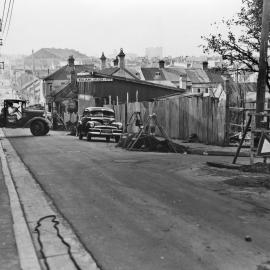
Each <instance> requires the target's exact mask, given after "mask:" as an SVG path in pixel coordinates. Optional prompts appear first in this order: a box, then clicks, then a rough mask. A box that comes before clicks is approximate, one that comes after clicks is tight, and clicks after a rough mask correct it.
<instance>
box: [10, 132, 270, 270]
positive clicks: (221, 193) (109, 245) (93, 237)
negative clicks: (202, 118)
mask: <svg viewBox="0 0 270 270" xmlns="http://www.w3.org/2000/svg"><path fill="white" fill-rule="evenodd" d="M6 133H7V136H8V137H9V140H10V141H11V143H12V145H13V146H14V148H15V149H16V151H17V153H18V154H19V155H20V156H21V158H22V160H23V162H24V163H25V164H26V166H27V167H28V168H29V170H30V171H31V172H32V174H33V175H34V177H35V179H36V180H37V182H38V183H40V185H41V186H42V188H43V189H44V191H45V192H46V193H47V194H48V195H49V196H50V198H51V199H52V200H53V202H54V204H55V206H56V207H57V209H58V210H59V211H60V212H61V213H62V214H63V215H64V216H65V217H66V219H67V220H68V221H69V222H70V224H71V225H72V227H73V228H74V230H75V232H76V234H77V235H78V236H79V238H80V239H81V241H82V243H83V244H84V245H85V246H86V248H87V249H88V250H89V251H90V252H91V253H92V254H93V256H94V258H95V259H96V261H97V262H98V263H99V265H101V267H102V269H105V270H116V269H117V270H122V269H123V270H131V269H132V270H135V269H145V270H148V269H149V270H150V269H151V270H159V269H166V270H170V269H173V270H176V269H183V270H189V269H192V270H197V269H207V270H212V269H219V270H222V269H224V270H230V269H232V270H236V269H237V270H238V269H243V270H244V269H245V270H248V269H256V267H257V265H258V264H260V263H262V262H264V261H266V260H267V259H268V258H269V257H268V256H270V255H269V254H270V234H269V228H270V218H269V217H270V216H269V213H270V212H269V211H270V206H269V202H270V196H269V191H267V190H265V189H262V188H257V189H255V188H254V189H252V188H249V189H246V188H243V187H232V186H228V185H227V184H225V183H224V182H223V180H225V179H228V178H232V177H235V175H237V176H238V177H251V175H248V174H247V175H241V174H240V173H238V172H231V171H227V170H221V169H209V168H207V167H206V166H205V165H204V163H205V162H206V161H214V160H215V161H217V160H218V159H219V160H221V159H222V160H224V158H217V157H204V156H195V155H180V154H164V153H141V152H128V151H125V150H122V149H119V148H116V147H115V144H114V143H106V142H105V141H93V142H87V141H80V140H78V138H75V137H71V136H66V135H65V134H64V133H63V132H59V133H57V132H51V135H50V136H45V137H32V136H31V135H30V134H29V132H28V131H23V130H7V131H6ZM227 159H228V160H229V159H230V158H227ZM247 235H250V236H251V239H252V241H250V242H248V241H246V240H245V236H247Z"/></svg>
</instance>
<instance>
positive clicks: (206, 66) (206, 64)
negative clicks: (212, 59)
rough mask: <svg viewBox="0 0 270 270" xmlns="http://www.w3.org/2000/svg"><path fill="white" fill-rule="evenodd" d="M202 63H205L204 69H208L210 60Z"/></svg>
mask: <svg viewBox="0 0 270 270" xmlns="http://www.w3.org/2000/svg"><path fill="white" fill-rule="evenodd" d="M202 65H203V70H207V69H208V62H207V61H203V63H202Z"/></svg>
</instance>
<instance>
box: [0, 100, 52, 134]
mask: <svg viewBox="0 0 270 270" xmlns="http://www.w3.org/2000/svg"><path fill="white" fill-rule="evenodd" d="M51 126H52V124H51V121H50V119H49V118H48V115H47V113H46V111H45V110H43V109H40V108H27V107H26V100H22V99H5V100H4V102H3V108H2V109H1V114H0V127H7V128H30V131H31V133H32V134H33V135H34V136H45V135H46V134H47V133H48V132H49V130H50V127H51Z"/></svg>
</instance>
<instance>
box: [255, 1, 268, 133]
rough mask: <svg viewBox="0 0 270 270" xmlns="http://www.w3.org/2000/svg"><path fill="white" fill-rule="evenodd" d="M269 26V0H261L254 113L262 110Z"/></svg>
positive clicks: (257, 119) (258, 119) (258, 123)
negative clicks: (260, 29)
mask: <svg viewBox="0 0 270 270" xmlns="http://www.w3.org/2000/svg"><path fill="white" fill-rule="evenodd" d="M269 28H270V0H263V12H262V32H261V45H260V59H259V75H258V80H257V96H256V113H260V112H263V111H264V103H265V87H266V80H267V50H268V40H269ZM260 120H261V117H256V127H257V128H259V127H260Z"/></svg>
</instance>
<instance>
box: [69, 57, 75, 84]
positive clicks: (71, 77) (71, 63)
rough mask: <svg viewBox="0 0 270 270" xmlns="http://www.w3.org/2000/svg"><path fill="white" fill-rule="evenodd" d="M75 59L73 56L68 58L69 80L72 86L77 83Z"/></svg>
mask: <svg viewBox="0 0 270 270" xmlns="http://www.w3.org/2000/svg"><path fill="white" fill-rule="evenodd" d="M74 62H75V59H74V57H73V55H71V56H69V58H68V71H69V73H70V74H69V75H68V77H69V80H70V82H71V83H72V84H75V83H76V73H75V65H74Z"/></svg>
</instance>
